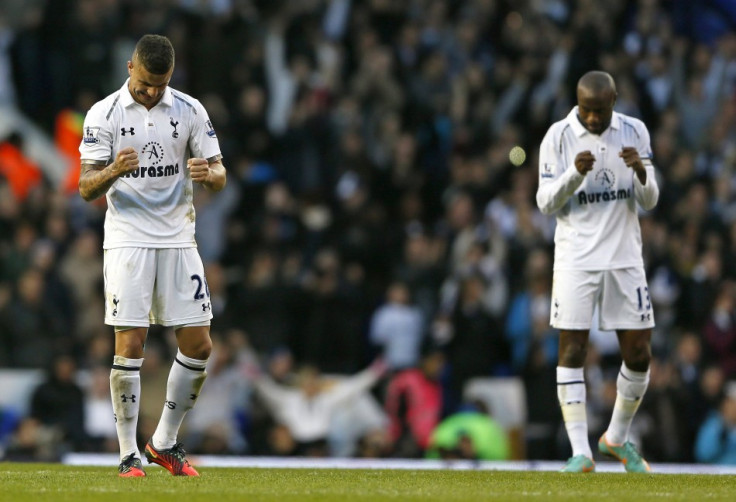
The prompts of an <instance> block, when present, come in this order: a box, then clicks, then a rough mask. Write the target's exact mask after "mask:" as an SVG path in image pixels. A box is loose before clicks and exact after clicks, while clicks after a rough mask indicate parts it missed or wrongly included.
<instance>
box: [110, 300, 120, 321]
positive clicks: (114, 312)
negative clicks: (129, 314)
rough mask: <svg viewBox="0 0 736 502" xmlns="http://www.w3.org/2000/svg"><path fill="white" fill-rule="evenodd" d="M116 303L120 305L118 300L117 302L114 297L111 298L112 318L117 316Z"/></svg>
mask: <svg viewBox="0 0 736 502" xmlns="http://www.w3.org/2000/svg"><path fill="white" fill-rule="evenodd" d="M118 303H120V300H118V299H117V298H116V297H114V296H113V297H112V304H113V305H114V307H113V309H112V316H113V317H115V316H117V315H118Z"/></svg>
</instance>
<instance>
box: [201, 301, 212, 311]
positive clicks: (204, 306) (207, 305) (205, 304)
mask: <svg viewBox="0 0 736 502" xmlns="http://www.w3.org/2000/svg"><path fill="white" fill-rule="evenodd" d="M208 310H211V309H210V302H207V303H203V304H202V312H207V311H208Z"/></svg>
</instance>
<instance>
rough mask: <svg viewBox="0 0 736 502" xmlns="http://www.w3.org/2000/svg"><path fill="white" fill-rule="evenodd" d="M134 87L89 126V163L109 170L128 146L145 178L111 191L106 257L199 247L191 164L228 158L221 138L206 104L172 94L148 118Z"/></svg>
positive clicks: (99, 107)
mask: <svg viewBox="0 0 736 502" xmlns="http://www.w3.org/2000/svg"><path fill="white" fill-rule="evenodd" d="M128 82H129V81H126V82H125V84H124V85H123V86H122V87H121V88H120V89H119V90H118V91H116V92H114V93H112V94H110V95H109V96H107V97H106V98H104V99H103V100H101V101H99V102H97V103H95V104H94V105H93V106H92V108H91V109H90V110H89V112H88V113H87V116H86V117H85V120H84V129H83V139H82V143H81V144H80V146H79V151H80V153H81V161H82V163H92V164H98V165H108V164H110V163H111V162H113V161H114V159H115V156H116V155H117V153H118V152H119V151H120V150H121V149H123V148H125V147H128V146H132V147H133V148H135V150H136V152H138V158H139V162H140V167H139V169H138V170H137V171H133V172H131V173H128V174H126V175H125V176H122V177H120V178H118V179H117V180H116V181H115V182H114V183H113V184H112V186H111V187H110V189H109V190H108V191H107V194H106V197H107V213H106V215H105V239H104V243H103V247H104V249H111V248H119V247H145V248H185V247H196V245H197V244H196V241H195V240H194V225H195V212H194V205H193V202H192V201H193V191H192V179H191V177H190V175H189V170H188V169H187V160H188V159H189V158H190V157H199V158H205V159H208V160H210V161H213V160H216V159H218V158H219V157H220V146H219V143H218V140H217V136H216V134H215V130H214V128H213V126H212V123H211V122H210V119H209V117H208V115H207V112H206V111H205V109H204V107H203V106H202V104H201V103H200V102H199V101H198V100H196V99H194V98H192V97H191V96H189V95H187V94H185V93H183V92H179V91H177V90H175V89H172V88H170V87H167V88H166V90H165V91H164V95H163V96H162V97H161V100H160V101H159V102H158V103H157V104H156V106H154V107H153V108H151V109H150V110H147V109H146V107H145V106H143V105H141V104H139V103H137V102H136V101H135V100H134V99H133V97H132V96H131V94H130V91H129V90H128Z"/></svg>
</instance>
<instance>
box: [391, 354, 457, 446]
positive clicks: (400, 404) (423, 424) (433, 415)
mask: <svg viewBox="0 0 736 502" xmlns="http://www.w3.org/2000/svg"><path fill="white" fill-rule="evenodd" d="M444 369H445V355H444V353H443V352H442V350H441V349H439V347H436V346H434V345H433V344H431V343H425V345H424V348H423V351H422V356H421V360H420V363H419V365H418V367H416V368H410V369H405V370H403V371H400V372H398V373H396V374H395V375H394V376H392V377H391V378H390V380H389V381H388V385H387V388H386V396H385V398H384V403H385V404H384V407H385V410H386V414H387V415H388V419H389V427H388V434H389V439H390V441H391V444H392V445H393V456H395V457H400V458H419V457H421V456H422V455H423V454H424V451H425V450H426V449H427V447H428V446H429V438H430V434H431V433H432V430H433V429H434V428H435V426H436V425H437V424H438V423H439V421H440V418H441V417H442V406H443V389H442V383H441V381H440V378H441V377H442V373H443V371H444Z"/></svg>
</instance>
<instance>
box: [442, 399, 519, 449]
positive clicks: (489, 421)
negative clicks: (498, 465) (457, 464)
mask: <svg viewBox="0 0 736 502" xmlns="http://www.w3.org/2000/svg"><path fill="white" fill-rule="evenodd" d="M510 457H511V448H510V446H509V438H508V436H507V435H506V431H505V430H504V429H503V427H501V425H499V423H498V422H496V421H495V420H494V419H493V418H492V417H491V416H490V415H489V414H488V413H487V412H486V410H485V406H484V405H483V404H482V403H473V404H471V405H467V406H464V407H461V408H460V411H458V412H457V413H454V414H452V415H450V416H449V417H447V418H445V419H444V420H443V421H442V422H440V424H439V425H438V426H437V427H436V428H435V430H434V431H433V432H432V438H431V440H430V443H429V448H428V450H427V458H442V459H445V460H448V459H465V460H508V459H509V458H510Z"/></svg>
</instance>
